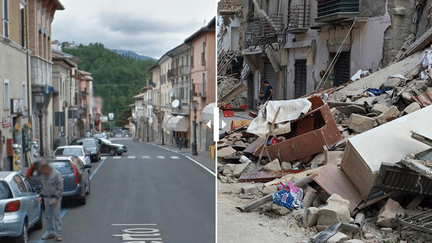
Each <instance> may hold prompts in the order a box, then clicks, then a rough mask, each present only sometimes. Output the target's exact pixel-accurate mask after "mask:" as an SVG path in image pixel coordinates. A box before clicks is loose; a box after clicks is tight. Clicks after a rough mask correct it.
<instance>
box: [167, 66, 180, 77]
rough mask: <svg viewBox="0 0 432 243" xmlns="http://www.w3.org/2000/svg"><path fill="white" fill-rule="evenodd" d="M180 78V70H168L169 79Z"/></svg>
mask: <svg viewBox="0 0 432 243" xmlns="http://www.w3.org/2000/svg"><path fill="white" fill-rule="evenodd" d="M177 76H178V68H172V69H170V70H168V79H172V78H175V77H177Z"/></svg>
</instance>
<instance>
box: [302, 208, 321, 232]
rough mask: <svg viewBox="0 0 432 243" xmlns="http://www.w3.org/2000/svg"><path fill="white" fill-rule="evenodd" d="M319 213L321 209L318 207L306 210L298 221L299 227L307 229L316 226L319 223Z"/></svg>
mask: <svg viewBox="0 0 432 243" xmlns="http://www.w3.org/2000/svg"><path fill="white" fill-rule="evenodd" d="M318 211H319V208H316V207H309V208H306V209H305V211H304V213H303V214H302V215H301V216H300V218H299V219H298V222H297V223H298V225H299V226H301V227H305V228H306V227H312V226H314V225H315V224H316V223H317V221H318Z"/></svg>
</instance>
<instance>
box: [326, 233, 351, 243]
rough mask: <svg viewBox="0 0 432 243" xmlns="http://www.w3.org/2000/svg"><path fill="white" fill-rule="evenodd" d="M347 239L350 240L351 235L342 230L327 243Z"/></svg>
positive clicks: (336, 242) (339, 242)
mask: <svg viewBox="0 0 432 243" xmlns="http://www.w3.org/2000/svg"><path fill="white" fill-rule="evenodd" d="M347 240H349V237H348V236H347V235H346V234H344V233H342V232H337V233H336V234H335V235H333V236H332V237H330V238H329V239H328V240H327V243H341V242H345V241H347Z"/></svg>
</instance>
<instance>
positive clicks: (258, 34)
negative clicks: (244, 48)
mask: <svg viewBox="0 0 432 243" xmlns="http://www.w3.org/2000/svg"><path fill="white" fill-rule="evenodd" d="M283 27H284V26H283V15H282V14H272V15H269V16H268V18H266V17H262V18H259V19H257V20H254V21H252V22H250V23H249V28H248V31H249V32H252V33H253V39H252V41H251V42H250V43H249V45H250V46H257V45H261V44H264V43H274V42H277V37H276V36H277V32H278V31H280V30H282V29H283Z"/></svg>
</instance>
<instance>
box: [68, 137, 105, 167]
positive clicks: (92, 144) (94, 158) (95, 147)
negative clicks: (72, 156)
mask: <svg viewBox="0 0 432 243" xmlns="http://www.w3.org/2000/svg"><path fill="white" fill-rule="evenodd" d="M71 145H82V146H83V147H84V148H85V150H86V151H87V152H88V153H90V160H91V162H98V161H99V160H100V159H101V151H100V149H101V148H100V144H99V141H98V140H97V139H96V138H76V139H74V140H72V142H71Z"/></svg>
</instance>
